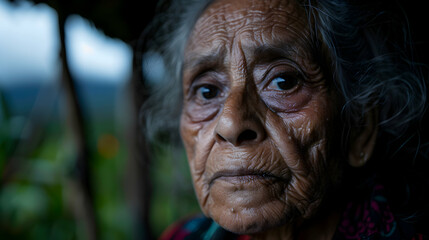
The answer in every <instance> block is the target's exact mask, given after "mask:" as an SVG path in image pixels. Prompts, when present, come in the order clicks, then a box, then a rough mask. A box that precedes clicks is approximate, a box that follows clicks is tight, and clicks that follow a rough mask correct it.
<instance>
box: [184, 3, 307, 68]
mask: <svg viewBox="0 0 429 240" xmlns="http://www.w3.org/2000/svg"><path fill="white" fill-rule="evenodd" d="M306 20H307V19H306V15H305V12H304V9H303V8H302V7H301V6H299V5H298V4H297V2H296V0H265V1H262V0H233V1H231V0H218V1H215V2H214V3H212V4H211V5H210V6H209V7H208V8H207V9H206V10H205V11H204V13H203V14H202V15H201V17H200V18H199V19H198V21H197V22H196V24H195V26H194V29H193V31H192V33H191V35H190V38H189V41H188V44H187V48H186V54H185V55H186V56H185V62H186V58H192V57H193V56H196V55H198V54H201V53H203V52H205V51H209V52H213V51H218V52H221V51H232V50H233V49H234V48H236V47H237V46H238V47H239V48H240V49H241V50H242V51H246V50H251V49H254V48H255V47H258V46H260V45H278V46H280V47H283V46H285V45H289V46H299V45H304V44H303V42H305V41H306V40H308V35H309V34H308V27H307V26H308V24H307V21H306ZM245 54H246V52H245Z"/></svg>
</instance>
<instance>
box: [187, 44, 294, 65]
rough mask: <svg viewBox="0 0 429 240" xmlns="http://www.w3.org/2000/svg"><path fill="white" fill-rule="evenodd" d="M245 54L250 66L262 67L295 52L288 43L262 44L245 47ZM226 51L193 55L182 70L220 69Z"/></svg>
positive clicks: (288, 56)
mask: <svg viewBox="0 0 429 240" xmlns="http://www.w3.org/2000/svg"><path fill="white" fill-rule="evenodd" d="M245 49H247V50H245V52H249V53H250V54H251V56H252V58H251V59H252V61H249V62H250V64H251V65H253V66H254V65H262V64H267V63H270V62H273V61H275V60H277V59H284V58H289V59H290V58H291V57H292V55H293V54H294V53H296V50H295V48H294V47H293V46H291V45H290V44H288V43H283V44H263V45H259V46H257V47H245ZM226 54H227V51H226V49H225V48H221V49H219V50H215V51H212V52H209V53H207V54H198V53H197V54H195V55H196V56H192V57H190V58H189V59H185V61H184V63H183V69H201V68H221V67H222V66H223V65H224V64H225V62H224V60H225V57H226Z"/></svg>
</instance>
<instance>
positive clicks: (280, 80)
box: [269, 77, 298, 91]
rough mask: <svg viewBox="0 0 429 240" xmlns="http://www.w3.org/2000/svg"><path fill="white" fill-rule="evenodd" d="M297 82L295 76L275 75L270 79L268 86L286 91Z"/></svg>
mask: <svg viewBox="0 0 429 240" xmlns="http://www.w3.org/2000/svg"><path fill="white" fill-rule="evenodd" d="M297 84H298V79H297V78H296V77H276V78H274V79H273V80H272V81H271V83H270V85H269V88H270V89H273V90H280V91H286V90H290V89H292V88H294V87H295V86H296V85H297Z"/></svg>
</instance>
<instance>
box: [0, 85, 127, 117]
mask: <svg viewBox="0 0 429 240" xmlns="http://www.w3.org/2000/svg"><path fill="white" fill-rule="evenodd" d="M76 87H77V93H78V98H79V102H80V104H81V107H82V110H83V112H84V115H85V117H86V118H89V119H88V120H103V119H105V118H109V117H111V118H113V117H114V114H115V111H116V108H118V104H119V102H121V101H119V100H120V99H119V96H123V95H121V91H123V85H119V84H112V83H102V82H101V81H85V82H84V81H79V82H78V83H77V86H76ZM0 91H1V93H2V94H3V95H4V98H5V101H6V106H7V108H8V110H9V111H10V114H11V115H21V116H27V115H28V114H29V113H30V112H31V111H34V109H37V111H38V112H40V114H52V113H54V115H56V116H58V113H59V111H60V109H63V107H64V102H63V101H64V99H63V98H62V93H61V91H60V88H59V87H58V86H56V85H55V84H51V85H41V84H35V83H34V84H25V85H12V86H6V87H3V88H1V89H0Z"/></svg>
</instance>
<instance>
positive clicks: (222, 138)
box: [216, 134, 227, 142]
mask: <svg viewBox="0 0 429 240" xmlns="http://www.w3.org/2000/svg"><path fill="white" fill-rule="evenodd" d="M216 137H217V139H218V140H220V141H222V142H223V141H227V140H226V139H225V138H224V137H222V135H220V134H216Z"/></svg>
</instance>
